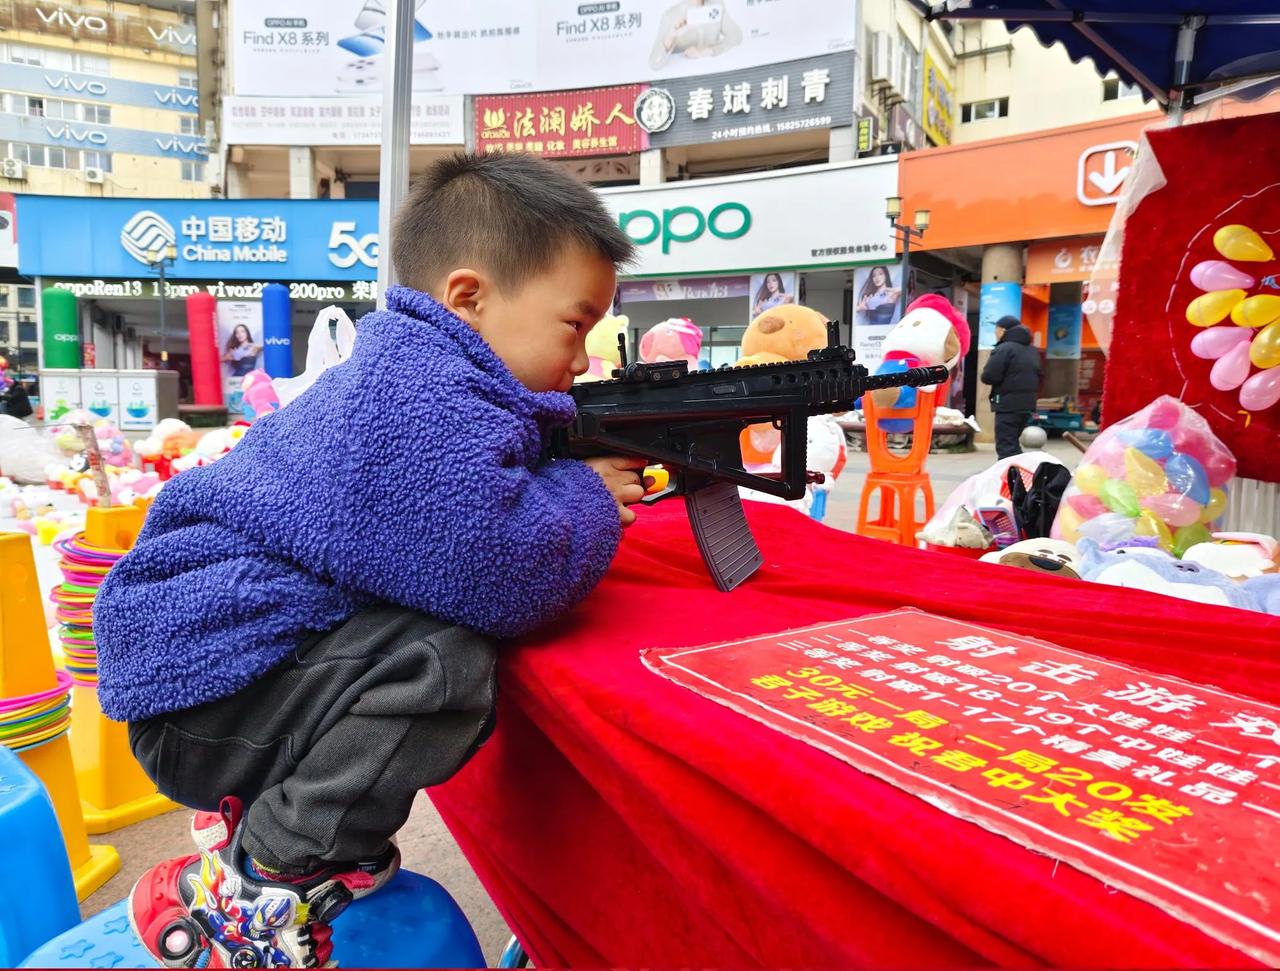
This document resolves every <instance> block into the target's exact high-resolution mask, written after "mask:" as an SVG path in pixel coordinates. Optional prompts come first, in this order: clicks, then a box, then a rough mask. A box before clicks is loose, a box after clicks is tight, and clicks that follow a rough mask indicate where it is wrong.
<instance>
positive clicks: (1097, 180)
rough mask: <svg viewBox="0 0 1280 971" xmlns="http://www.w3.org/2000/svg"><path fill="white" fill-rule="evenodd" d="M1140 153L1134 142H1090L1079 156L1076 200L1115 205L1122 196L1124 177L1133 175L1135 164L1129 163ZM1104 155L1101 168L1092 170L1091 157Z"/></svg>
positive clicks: (1085, 204)
mask: <svg viewBox="0 0 1280 971" xmlns="http://www.w3.org/2000/svg"><path fill="white" fill-rule="evenodd" d="M1137 153H1138V143H1137V142H1131V141H1118V142H1107V143H1106V144H1104V145H1090V146H1089V147H1088V148H1086V149H1085V150H1084V151H1083V152H1081V153H1080V155H1079V156H1078V157H1077V159H1076V199H1077V200H1079V202H1080V204H1081V205H1082V206H1114V205H1115V204H1116V201H1117V200H1118V199H1119V198H1120V196H1119V192H1120V188H1121V186H1123V185H1124V180H1125V179H1127V178H1128V177H1129V170H1130V169H1131V168H1133V165H1132V164H1131V163H1130V162H1129V159H1130V158H1134V157H1136V156H1137ZM1098 156H1101V157H1102V169H1101V171H1094V172H1090V171H1089V160H1090V159H1093V158H1096V157H1098Z"/></svg>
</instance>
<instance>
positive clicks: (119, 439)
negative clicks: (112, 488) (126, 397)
mask: <svg viewBox="0 0 1280 971" xmlns="http://www.w3.org/2000/svg"><path fill="white" fill-rule="evenodd" d="M93 432H94V437H95V438H96V439H97V440H98V451H99V452H101V453H102V462H103V464H104V465H110V466H115V467H116V468H120V469H123V468H128V467H129V466H131V465H133V449H132V448H130V447H129V441H128V439H126V438H125V437H124V433H123V432H121V431H120V429H118V428H117V427H116V426H115V424H114V423H113V422H111V421H108V420H107V419H105V418H103V419H101V420H99V421H97V422H95V423H94V426H93Z"/></svg>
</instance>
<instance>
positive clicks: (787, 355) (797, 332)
mask: <svg viewBox="0 0 1280 971" xmlns="http://www.w3.org/2000/svg"><path fill="white" fill-rule="evenodd" d="M826 346H827V318H826V317H824V316H822V314H820V313H818V311H816V310H811V309H810V308H808V307H801V306H799V305H797V304H783V305H782V306H779V307H774V308H773V309H772V310H766V311H765V312H764V313H762V314H760V316H758V317H757V318H756V319H755V320H753V321H751V323H750V324H749V325H747V330H746V332H745V333H744V334H743V335H742V354H743V356H744V357H754V356H755V355H757V354H776V355H778V357H780V358H781V359H782V360H784V361H803V360H805V359H806V358H807V357H808V356H809V352H810V351H816V350H818V349H819V348H823V347H826ZM738 363H739V364H741V363H742V361H739V362H738Z"/></svg>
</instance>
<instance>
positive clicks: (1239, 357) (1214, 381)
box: [1209, 344, 1250, 391]
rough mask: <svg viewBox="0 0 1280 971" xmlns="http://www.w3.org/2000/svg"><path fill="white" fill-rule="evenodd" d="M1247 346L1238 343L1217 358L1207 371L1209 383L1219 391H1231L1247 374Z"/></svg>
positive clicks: (1248, 367)
mask: <svg viewBox="0 0 1280 971" xmlns="http://www.w3.org/2000/svg"><path fill="white" fill-rule="evenodd" d="M1249 370H1250V363H1249V347H1248V345H1247V344H1238V345H1236V346H1235V347H1233V348H1232V349H1231V350H1229V351H1227V353H1225V354H1223V355H1222V357H1220V358H1218V360H1217V362H1216V363H1215V364H1214V365H1213V370H1211V371H1210V372H1209V383H1210V384H1211V385H1213V386H1214V387H1215V388H1217V389H1218V390H1219V391H1232V390H1234V389H1236V388H1238V387H1240V385H1242V384H1244V379H1245V378H1247V377H1248V376H1249Z"/></svg>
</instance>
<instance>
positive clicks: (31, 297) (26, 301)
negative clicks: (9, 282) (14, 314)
mask: <svg viewBox="0 0 1280 971" xmlns="http://www.w3.org/2000/svg"><path fill="white" fill-rule="evenodd" d="M15 289H16V290H17V291H18V306H19V307H34V306H35V305H36V288H35V287H23V286H19V287H16V288H15Z"/></svg>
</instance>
